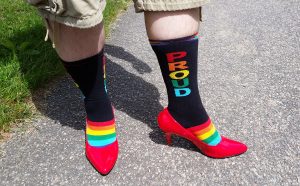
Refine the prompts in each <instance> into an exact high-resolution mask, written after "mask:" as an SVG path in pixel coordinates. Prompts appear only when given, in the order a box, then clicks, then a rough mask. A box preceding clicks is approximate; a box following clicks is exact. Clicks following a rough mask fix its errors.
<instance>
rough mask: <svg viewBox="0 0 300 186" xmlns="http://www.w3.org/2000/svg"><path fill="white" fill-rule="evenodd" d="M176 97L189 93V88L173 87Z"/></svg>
mask: <svg viewBox="0 0 300 186" xmlns="http://www.w3.org/2000/svg"><path fill="white" fill-rule="evenodd" d="M174 90H175V95H176V97H183V96H188V95H190V93H191V89H189V88H175V89H174Z"/></svg>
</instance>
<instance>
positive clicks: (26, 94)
mask: <svg viewBox="0 0 300 186" xmlns="http://www.w3.org/2000/svg"><path fill="white" fill-rule="evenodd" d="M129 1H130V0H107V7H106V10H105V12H104V19H105V24H106V25H105V26H106V28H105V29H106V33H109V24H110V23H111V22H112V21H114V19H115V18H116V16H117V14H118V12H119V11H120V10H122V9H125V8H126V7H127V4H128V2H129ZM44 36H45V28H44V26H43V23H42V20H41V18H40V17H39V16H38V13H37V12H36V11H35V10H34V9H33V8H32V7H30V6H29V5H27V4H26V3H25V2H24V1H23V0H16V1H13V3H12V1H11V0H1V1H0V138H1V131H8V130H9V126H10V124H11V123H13V122H14V121H16V120H19V119H25V118H28V117H30V116H32V113H33V110H32V108H31V107H30V105H31V104H30V96H31V95H32V94H33V92H34V90H36V89H37V88H39V87H42V86H43V85H45V84H47V82H49V80H51V79H53V78H54V77H57V76H59V75H62V74H64V73H65V71H64V69H63V67H62V65H61V64H60V61H59V59H58V57H57V55H56V53H55V51H54V50H53V49H52V47H51V43H50V42H44V41H43V40H44Z"/></svg>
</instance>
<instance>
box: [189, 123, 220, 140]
mask: <svg viewBox="0 0 300 186" xmlns="http://www.w3.org/2000/svg"><path fill="white" fill-rule="evenodd" d="M188 130H189V131H190V132H192V133H193V134H194V135H195V136H196V137H197V138H198V139H199V140H201V141H202V142H204V143H206V144H207V145H210V146H216V145H218V144H219V143H220V142H221V140H222V137H221V135H220V134H219V132H218V131H217V129H216V128H215V126H214V124H213V123H212V121H211V120H210V119H208V120H207V121H206V122H205V123H203V124H201V125H198V126H195V127H191V128H188Z"/></svg>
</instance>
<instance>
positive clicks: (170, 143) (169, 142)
mask: <svg viewBox="0 0 300 186" xmlns="http://www.w3.org/2000/svg"><path fill="white" fill-rule="evenodd" d="M165 137H166V141H167V144H168V145H170V146H171V145H172V134H171V133H166V134H165Z"/></svg>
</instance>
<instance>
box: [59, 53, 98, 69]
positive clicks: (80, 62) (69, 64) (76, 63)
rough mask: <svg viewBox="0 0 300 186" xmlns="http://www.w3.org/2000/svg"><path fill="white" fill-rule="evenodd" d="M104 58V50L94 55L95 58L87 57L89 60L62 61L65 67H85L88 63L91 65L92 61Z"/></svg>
mask: <svg viewBox="0 0 300 186" xmlns="http://www.w3.org/2000/svg"><path fill="white" fill-rule="evenodd" d="M103 57H104V49H102V50H101V51H100V52H99V53H97V54H95V55H93V56H90V57H87V58H84V59H80V60H77V61H70V62H69V61H64V60H62V59H60V60H61V61H62V63H63V65H64V66H65V67H74V66H81V65H84V64H87V63H90V62H91V61H97V62H98V60H97V58H103Z"/></svg>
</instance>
